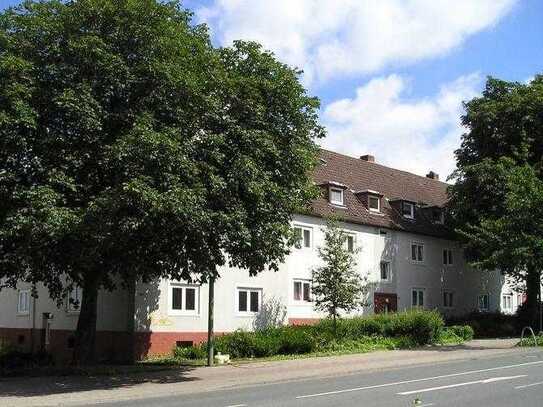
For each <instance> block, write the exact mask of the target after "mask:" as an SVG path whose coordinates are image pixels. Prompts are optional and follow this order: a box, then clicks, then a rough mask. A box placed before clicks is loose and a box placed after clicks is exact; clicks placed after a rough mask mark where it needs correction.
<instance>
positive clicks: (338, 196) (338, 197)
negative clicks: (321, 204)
mask: <svg viewBox="0 0 543 407" xmlns="http://www.w3.org/2000/svg"><path fill="white" fill-rule="evenodd" d="M343 198H344V196H343V189H341V188H332V187H331V188H330V203H331V204H333V205H344V203H343Z"/></svg>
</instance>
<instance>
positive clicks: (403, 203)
mask: <svg viewBox="0 0 543 407" xmlns="http://www.w3.org/2000/svg"><path fill="white" fill-rule="evenodd" d="M405 205H409V206H410V207H411V211H410V214H409V215H406V214H404V211H403V209H404V206H405ZM401 209H402V216H403V217H404V218H407V219H415V204H414V203H413V202H407V201H402V208H401Z"/></svg>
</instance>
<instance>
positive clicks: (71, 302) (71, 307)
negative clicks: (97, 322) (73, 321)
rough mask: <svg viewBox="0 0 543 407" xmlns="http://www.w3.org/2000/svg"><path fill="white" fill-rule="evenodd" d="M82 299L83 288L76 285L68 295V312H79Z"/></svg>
mask: <svg viewBox="0 0 543 407" xmlns="http://www.w3.org/2000/svg"><path fill="white" fill-rule="evenodd" d="M82 299H83V289H82V288H81V287H79V286H78V285H76V286H74V287H73V288H72V291H70V295H68V312H79V310H80V309H81V301H82Z"/></svg>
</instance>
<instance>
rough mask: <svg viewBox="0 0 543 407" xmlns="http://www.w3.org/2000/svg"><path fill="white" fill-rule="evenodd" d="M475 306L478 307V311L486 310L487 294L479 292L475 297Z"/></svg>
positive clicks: (487, 306)
mask: <svg viewBox="0 0 543 407" xmlns="http://www.w3.org/2000/svg"><path fill="white" fill-rule="evenodd" d="M477 306H478V308H479V311H488V309H489V297H488V294H481V295H479V296H478V297H477Z"/></svg>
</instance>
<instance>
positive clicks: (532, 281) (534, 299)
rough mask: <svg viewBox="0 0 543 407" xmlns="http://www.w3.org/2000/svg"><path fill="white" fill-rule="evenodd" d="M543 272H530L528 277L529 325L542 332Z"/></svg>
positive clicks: (527, 309) (527, 308)
mask: <svg viewBox="0 0 543 407" xmlns="http://www.w3.org/2000/svg"><path fill="white" fill-rule="evenodd" d="M540 295H541V272H540V271H539V270H528V274H527V276H526V314H527V315H526V317H527V323H528V324H529V325H530V326H531V327H532V328H533V329H534V331H537V330H538V329H539V330H541V326H540V325H541V316H540V301H541V299H540Z"/></svg>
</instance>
